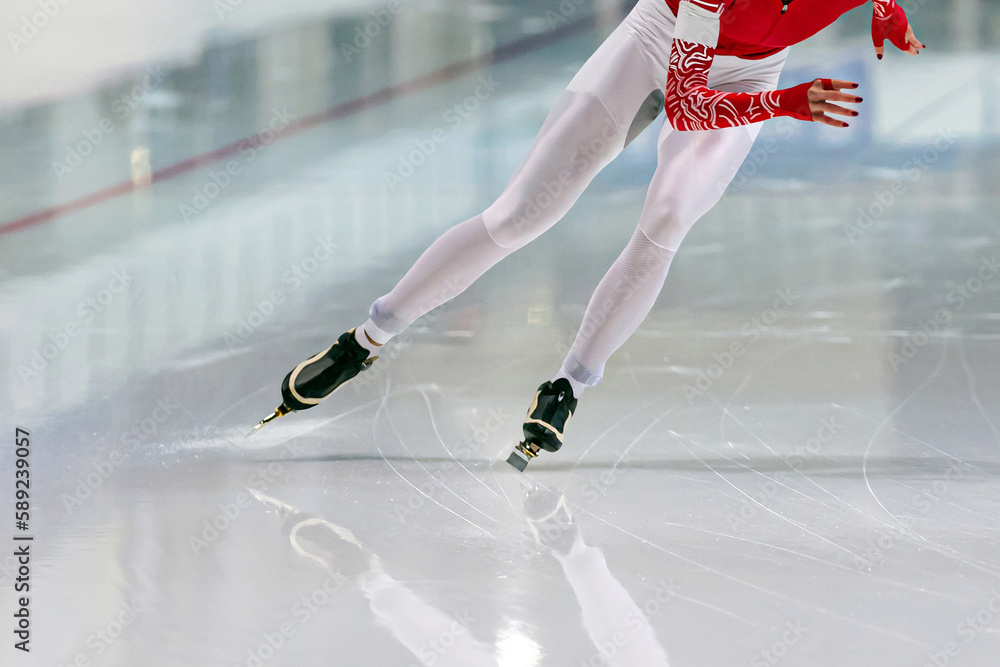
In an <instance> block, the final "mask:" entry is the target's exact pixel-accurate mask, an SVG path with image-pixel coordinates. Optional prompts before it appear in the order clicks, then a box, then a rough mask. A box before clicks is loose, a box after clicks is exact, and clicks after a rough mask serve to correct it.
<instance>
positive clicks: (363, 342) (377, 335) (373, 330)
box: [354, 320, 392, 357]
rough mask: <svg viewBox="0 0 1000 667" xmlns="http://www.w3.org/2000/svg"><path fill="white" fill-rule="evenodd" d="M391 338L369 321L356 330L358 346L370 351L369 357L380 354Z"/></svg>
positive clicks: (355, 337)
mask: <svg viewBox="0 0 1000 667" xmlns="http://www.w3.org/2000/svg"><path fill="white" fill-rule="evenodd" d="M391 338H392V335H391V334H387V333H386V332H384V331H382V330H381V329H379V328H378V327H377V326H375V324H374V323H373V322H372V321H371V320H368V321H367V322H365V323H364V324H362V325H360V326H358V327H357V328H355V330H354V340H356V341H357V342H358V345H360V346H361V347H363V348H365V349H366V350H368V356H369V357H371V356H372V355H377V354H379V350H381V349H382V346H383V345H385V344H386V343H388V342H389V340H390V339H391Z"/></svg>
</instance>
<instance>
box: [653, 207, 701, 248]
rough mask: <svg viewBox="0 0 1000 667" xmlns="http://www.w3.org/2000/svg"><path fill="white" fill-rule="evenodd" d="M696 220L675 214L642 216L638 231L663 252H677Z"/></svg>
mask: <svg viewBox="0 0 1000 667" xmlns="http://www.w3.org/2000/svg"><path fill="white" fill-rule="evenodd" d="M696 220H697V219H696V218H695V219H691V218H686V217H681V216H679V215H676V214H666V215H663V214H660V215H656V216H648V217H647V216H643V218H642V220H641V221H640V222H639V229H640V231H642V233H643V234H645V235H646V238H648V239H649V240H650V241H652V242H653V243H655V244H656V245H658V246H660V247H661V248H664V249H665V250H670V251H671V252H677V249H678V248H679V247H680V245H681V241H683V240H684V237H685V236H687V233H688V232H689V231H690V230H691V227H692V226H693V225H694V223H695V222H696Z"/></svg>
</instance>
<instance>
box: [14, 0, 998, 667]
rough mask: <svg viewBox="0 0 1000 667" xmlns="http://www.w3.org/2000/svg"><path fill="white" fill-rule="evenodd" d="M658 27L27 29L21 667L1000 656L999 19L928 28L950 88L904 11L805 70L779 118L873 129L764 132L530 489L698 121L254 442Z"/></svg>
mask: <svg viewBox="0 0 1000 667" xmlns="http://www.w3.org/2000/svg"><path fill="white" fill-rule="evenodd" d="M631 4H632V3H630V2H628V1H627V0H626V2H624V3H622V2H618V1H610V0H560V1H557V0H540V1H539V2H524V1H522V0H508V1H503V2H480V1H478V0H466V1H463V2H457V1H455V0H375V1H373V2H369V1H367V0H327V1H317V0H286V1H284V2H276V1H275V0H177V1H176V2H171V3H166V2H159V3H155V2H132V3H124V2H115V1H112V0H103V1H101V0H9V1H8V2H5V3H4V5H3V7H2V8H0V34H2V35H3V43H2V44H0V341H2V345H0V376H2V377H3V379H4V381H3V383H2V384H0V404H2V405H4V406H5V408H4V410H3V411H2V413H0V425H2V428H3V430H2V433H7V434H13V432H14V428H15V427H22V428H26V429H28V430H29V431H31V433H32V437H33V440H32V442H33V447H34V449H33V450H32V457H33V459H32V463H33V466H34V467H33V481H35V486H34V488H33V502H34V510H33V513H34V522H33V527H34V532H35V533H36V540H37V541H36V543H35V549H36V556H35V561H34V563H33V577H34V578H35V589H34V591H35V593H34V596H35V597H33V598H32V604H33V605H34V607H33V612H34V613H35V617H34V621H33V622H34V635H33V641H34V642H35V643H36V644H35V645H34V646H33V650H32V653H31V654H30V655H23V654H21V653H20V652H17V651H14V650H13V648H12V647H11V642H10V641H5V642H4V644H3V646H2V647H0V655H2V656H3V664H30V665H35V664H37V665H59V666H60V667H61V666H63V665H71V664H74V665H81V666H82V667H86V666H87V665H90V664H93V665H134V664H142V665H177V664H186V665H236V664H238V665H247V667H253V666H254V665H257V666H258V667H259V665H261V664H268V665H292V664H296V665H298V664H307V665H312V664H325V665H329V664H335V665H366V664H386V665H400V666H403V667H408V666H409V665H418V664H419V665H431V664H448V665H452V664H453V665H460V664H461V665H480V664H483V665H486V664H493V665H500V666H502V667H513V666H519V667H520V666H524V667H532V666H535V665H574V666H575V665H578V664H580V665H644V666H645V665H661V664H668V662H669V664H671V665H681V666H683V665H696V664H698V665H724V664H747V663H749V664H751V665H752V666H753V667H756V665H769V666H770V665H775V664H777V663H778V662H779V661H780V662H781V663H782V664H787V665H812V666H817V665H834V664H838V665H839V664H872V665H875V664H899V665H910V664H912V665H914V666H919V665H923V664H936V665H939V667H940V665H942V664H949V665H951V664H953V665H984V666H985V665H992V664H994V662H992V661H993V660H995V655H996V652H997V650H998V648H1000V637H998V634H997V632H998V631H997V628H998V627H1000V619H997V620H996V622H995V615H996V614H997V613H1000V594H996V595H997V598H996V599H997V600H998V602H996V604H994V603H993V602H991V600H993V597H991V596H992V595H994V594H995V591H996V590H997V588H996V587H1000V568H998V566H997V563H998V562H1000V561H998V557H1000V540H998V533H997V531H998V530H1000V523H998V519H997V517H998V516H1000V514H998V511H997V510H998V509H1000V489H998V486H997V483H996V475H997V472H998V471H1000V455H998V449H1000V431H998V430H997V423H998V420H1000V398H998V397H1000V363H998V360H997V349H998V342H1000V333H998V331H997V326H998V323H1000V281H995V280H994V278H995V277H996V275H997V274H998V273H1000V265H998V264H997V262H998V261H1000V247H998V234H1000V225H998V223H997V219H996V213H995V211H996V207H997V199H996V197H997V194H996V193H997V192H998V183H1000V180H998V166H1000V165H998V157H997V155H998V152H997V147H998V142H1000V120H998V114H997V113H996V108H997V98H998V96H1000V93H998V90H1000V57H998V55H997V46H998V44H1000V4H998V3H996V2H992V1H988V0H936V1H935V2H926V0H907V2H905V3H903V6H904V7H905V8H906V10H907V12H908V15H909V17H910V19H911V22H912V23H913V25H914V26H915V28H916V34H917V36H918V37H919V38H920V39H921V40H922V41H923V42H924V43H925V44H927V45H928V48H927V49H926V51H925V52H923V53H922V54H921V55H920V56H919V57H908V56H904V55H903V54H900V53H898V52H897V51H895V50H894V49H891V48H890V49H888V55H887V56H886V58H885V59H884V60H883V61H881V62H880V61H877V60H876V59H875V57H874V54H873V51H872V47H871V42H870V32H869V23H870V19H871V6H870V5H864V6H862V7H859V8H858V9H856V10H854V11H852V12H849V13H848V14H846V15H845V16H844V17H842V18H841V20H840V21H838V22H837V23H836V24H835V25H833V26H831V27H830V28H828V29H826V30H824V31H823V32H822V33H820V34H819V35H817V36H815V37H813V38H812V39H810V40H808V41H807V42H806V43H804V44H802V45H798V46H796V47H794V48H792V50H791V55H790V57H789V60H788V64H787V66H786V68H785V71H784V73H783V75H782V81H781V85H782V86H791V85H795V84H797V83H800V82H802V81H807V80H810V79H812V78H815V77H820V76H823V77H834V78H843V79H849V80H854V81H858V82H860V84H861V88H860V94H861V95H863V96H864V98H865V102H864V104H863V105H862V106H861V116H860V118H859V119H857V120H855V121H853V122H852V127H851V128H850V129H848V130H834V129H832V128H828V127H821V126H814V125H812V124H804V123H798V122H795V121H791V120H788V119H782V120H776V121H771V122H768V123H767V124H765V127H764V130H763V131H762V133H761V136H760V139H759V140H758V143H757V145H756V147H755V149H754V151H753V152H752V153H751V155H750V157H749V158H748V160H747V162H746V163H745V164H744V165H743V167H742V169H741V170H740V173H739V174H738V176H737V177H736V179H735V181H734V182H733V184H732V185H731V186H730V188H729V190H728V191H727V193H726V195H725V196H724V197H723V200H722V201H721V203H720V204H719V205H718V206H717V207H716V208H715V209H714V210H713V211H711V212H710V213H709V214H708V215H707V216H706V217H705V218H704V219H703V220H702V221H700V222H699V223H698V225H696V226H695V228H694V230H693V231H692V232H691V233H690V235H689V236H688V238H687V239H686V240H685V242H684V245H683V246H682V248H681V250H680V252H679V253H678V256H677V259H676V260H675V262H674V264H673V266H672V269H671V274H670V276H669V277H668V279H667V283H666V287H665V288H664V291H663V294H662V295H661V297H660V299H659V301H658V304H657V307H656V308H655V309H654V311H653V313H652V314H651V315H650V317H649V318H648V320H647V321H646V323H645V324H644V325H643V327H642V328H641V329H640V330H639V332H638V333H637V334H636V335H635V336H634V337H633V338H632V340H630V341H629V342H628V343H627V344H626V346H625V347H623V348H622V349H621V350H620V351H619V352H618V353H617V354H616V355H615V356H614V357H613V358H612V360H611V362H610V364H609V366H608V371H607V374H606V376H605V380H604V382H603V383H602V385H601V386H600V387H598V388H596V389H594V390H592V391H590V392H588V394H587V396H586V398H585V399H584V400H583V401H581V404H580V410H579V415H577V416H576V418H575V419H574V422H573V426H572V428H571V430H570V431H569V432H568V433H567V445H566V446H565V447H564V448H563V450H561V451H560V452H559V453H558V455H555V456H552V457H549V458H548V459H546V460H539V461H537V462H535V463H533V464H532V468H531V469H529V473H530V474H529V475H527V476H518V475H516V474H515V473H514V472H513V471H512V470H511V469H509V468H508V467H506V464H504V462H503V459H504V458H506V455H507V454H508V453H509V451H510V449H511V447H512V446H513V445H514V444H515V443H516V442H517V440H518V439H519V437H520V423H521V418H522V415H523V411H524V410H525V408H526V407H527V403H528V402H529V401H530V398H531V395H532V393H533V392H534V390H535V387H536V386H537V385H538V383H539V382H542V381H544V380H546V379H548V378H550V377H551V375H552V374H553V373H554V372H555V371H556V370H557V369H558V367H559V364H560V362H561V360H562V357H563V355H564V354H565V352H566V351H567V350H568V348H569V345H570V344H571V342H572V340H573V336H574V335H575V332H576V329H577V327H578V326H579V323H580V320H581V318H582V315H583V312H584V309H585V307H586V305H587V300H588V298H589V296H590V294H591V293H592V291H593V289H594V287H595V286H596V285H597V283H598V281H599V280H600V278H601V276H602V275H603V274H604V272H605V271H606V270H607V267H609V266H610V264H611V262H612V261H614V258H615V257H616V256H617V254H618V253H619V252H620V250H621V248H622V247H624V245H625V243H626V242H627V241H628V239H629V237H630V236H631V234H632V230H633V229H634V225H635V224H636V222H637V220H638V215H639V211H640V209H641V206H642V202H643V198H644V194H645V188H646V186H647V185H648V183H649V179H650V177H651V175H652V173H653V170H654V168H655V161H656V157H655V156H656V150H655V148H656V136H657V132H658V130H659V128H660V125H661V123H662V122H663V117H662V116H661V117H660V118H659V119H658V120H657V121H656V122H654V124H653V126H652V127H651V128H649V129H648V130H647V131H646V132H645V133H643V134H642V135H640V137H639V138H638V139H637V140H636V141H635V142H633V143H632V144H631V145H630V146H629V147H628V148H627V149H626V150H625V152H624V153H623V154H622V155H621V156H620V157H619V158H618V159H617V160H616V161H615V162H614V163H612V164H611V165H610V166H609V167H608V168H607V169H606V170H605V171H604V172H603V173H602V174H601V175H600V176H598V178H597V179H596V180H595V182H594V183H593V184H592V186H591V187H590V188H589V189H588V191H587V193H586V194H585V195H584V197H583V198H582V199H581V201H580V202H579V203H578V204H577V206H576V207H574V209H573V210H572V211H571V212H570V213H569V214H568V215H567V217H566V218H565V219H564V220H563V221H562V222H561V223H560V224H558V225H557V226H556V227H555V228H553V229H552V230H551V231H550V232H548V233H547V234H545V235H544V236H543V237H542V238H540V239H539V240H538V241H536V242H535V243H533V244H531V246H529V247H527V248H525V249H523V250H522V251H520V252H518V253H516V254H515V255H513V256H511V257H510V258H509V259H507V260H505V261H504V262H503V263H501V264H500V265H499V266H497V267H496V268H494V269H493V270H491V271H490V272H488V273H487V274H486V276H484V277H483V279H482V280H480V281H479V282H477V283H476V285H474V286H473V287H471V288H470V289H469V290H467V291H466V292H465V293H464V294H463V295H461V296H460V297H459V298H458V299H456V300H454V301H453V302H451V303H449V304H448V305H446V306H444V307H442V308H439V309H438V310H435V311H433V312H432V313H430V314H429V315H427V316H426V317H424V318H423V319H421V320H419V321H418V322H417V323H415V324H414V325H413V327H411V329H410V330H408V331H407V332H406V334H404V335H403V336H401V337H399V338H398V339H396V341H394V342H393V344H392V345H391V346H390V349H387V351H386V353H385V355H383V357H384V358H383V359H382V360H381V361H380V363H379V364H377V365H376V367H375V368H374V369H373V370H372V371H371V372H370V373H369V374H366V376H364V377H363V378H360V379H359V380H358V381H357V382H356V383H353V384H352V385H351V386H349V387H346V388H345V389H344V391H342V392H340V393H338V396H337V398H336V400H335V401H334V400H332V399H331V401H329V402H327V403H324V405H323V406H321V407H320V408H317V409H315V410H311V411H309V412H307V413H302V414H299V415H293V416H291V417H288V418H286V419H283V420H281V421H279V422H276V423H275V424H273V425H271V426H269V427H268V428H267V429H265V430H264V431H262V432H261V433H260V434H258V435H257V436H255V437H254V438H251V439H244V437H243V436H244V434H245V432H246V431H247V430H248V429H249V428H250V427H251V426H252V425H253V424H255V423H256V422H257V421H258V420H259V419H261V418H262V417H264V416H266V415H267V414H269V413H270V411H271V410H273V408H274V407H275V406H276V405H277V403H278V402H279V401H280V397H279V393H278V386H279V383H280V380H281V378H282V377H283V376H284V374H285V373H286V372H287V370H288V369H289V368H291V367H292V366H293V365H294V364H296V363H298V361H300V360H301V359H304V358H306V356H308V355H311V354H313V353H315V352H317V351H319V350H321V349H323V348H324V347H326V346H327V345H329V344H330V342H331V341H332V339H333V338H334V337H335V336H337V335H338V334H339V333H340V332H342V331H343V330H345V329H347V328H349V327H351V326H355V325H356V324H358V323H359V322H362V321H363V320H364V319H365V317H366V314H367V310H368V306H369V305H370V303H371V302H372V301H373V300H374V299H375V298H376V297H378V296H380V295H381V294H384V293H385V292H387V291H388V290H389V289H391V288H392V286H393V285H394V284H395V282H396V281H397V280H398V279H399V278H400V277H401V276H402V274H403V273H404V272H405V270H406V269H407V268H408V267H409V266H410V265H411V264H412V262H413V261H414V260H415V259H416V257H417V256H419V254H420V253H421V252H422V251H423V250H424V249H425V248H426V246H427V245H428V244H429V243H430V242H431V241H432V240H433V239H434V238H436V237H437V236H438V235H439V234H440V233H441V232H443V231H444V230H446V229H447V228H449V227H450V226H451V225H453V224H455V223H457V222H459V221H461V220H464V219H466V218H468V217H469V216H471V215H474V214H475V213H477V212H479V211H481V210H482V209H484V208H485V207H486V206H488V205H489V204H490V203H491V202H492V201H493V199H494V198H495V197H496V196H497V194H499V192H500V191H501V190H502V188H503V186H504V185H505V184H506V182H507V180H508V179H509V177H510V176H511V175H512V173H513V172H514V170H515V169H516V168H517V166H518V165H519V164H520V162H521V161H522V160H523V159H524V157H525V155H526V153H527V151H528V149H529V147H530V146H531V142H532V140H533V137H534V134H535V132H537V130H538V128H539V127H540V126H541V123H542V121H543V120H544V118H545V115H546V114H547V112H548V110H549V108H550V106H551V105H552V103H553V102H554V100H555V99H556V97H557V96H558V95H559V93H560V92H561V91H562V90H563V88H564V87H565V85H566V84H567V83H568V81H569V80H570V78H571V77H572V76H573V74H574V73H575V72H576V70H577V69H578V68H579V67H580V66H581V65H582V63H583V62H584V61H585V60H586V58H587V57H589V55H590V54H591V53H593V51H594V50H595V49H596V48H597V46H598V45H599V44H600V43H601V41H602V40H603V39H604V38H605V37H606V36H607V35H608V34H609V33H610V32H611V30H613V29H614V27H615V26H616V25H617V24H618V23H619V22H620V21H621V19H622V18H623V17H624V16H625V14H626V13H627V12H628V11H629V9H630V8H631ZM781 295H785V297H786V298H785V299H784V300H781V301H780V304H781V307H780V308H778V307H777V306H775V304H776V303H778V302H779V301H778V300H780V299H781ZM734 341H741V342H744V343H745V344H746V352H745V353H744V354H742V355H740V356H738V357H736V358H731V357H730V358H727V357H726V351H727V350H729V349H730V345H731V344H732V343H733V342H734ZM4 437H7V436H4ZM9 440H10V442H9V443H8V442H5V443H3V445H2V446H0V475H2V478H3V484H2V485H0V488H2V489H4V497H5V499H4V500H3V503H4V505H3V506H4V507H6V506H7V505H6V503H11V505H12V504H13V500H10V498H11V497H12V495H11V493H8V492H7V489H10V488H12V485H11V481H12V480H13V469H14V456H13V446H12V442H13V436H12V435H11V436H10V438H9ZM622 479H627V482H626V483H624V484H623V483H621V480H622ZM560 498H561V504H560ZM555 508H561V509H555ZM546 522H548V523H546ZM552 522H555V528H552V527H551V526H549V524H551V523H552ZM296 526H304V527H305V528H302V529H301V530H300V529H298V528H296ZM331 526H336V527H337V528H338V529H339V530H336V529H334V528H332V527H331ZM539 526H541V528H540V527H539ZM546 526H549V528H551V529H550V530H546ZM307 529H308V530H307ZM309 531H313V532H314V533H316V534H314V535H312V536H311V537H309V538H308V539H307V538H306V537H300V533H301V535H307V534H308V532H309ZM5 532H6V531H5ZM546 534H548V535H549V537H545V536H546ZM346 535H351V536H353V540H354V541H352V540H351V539H347V537H345V536H346ZM3 539H5V540H7V539H9V537H4V538H3ZM354 542H357V543H358V544H360V545H361V546H358V545H357V544H355V543H354ZM7 551H8V549H7V548H4V549H2V550H0V553H7ZM442 565H443V567H442ZM345 571H346V574H345ZM14 572H15V570H14V569H13V559H12V558H11V557H10V556H7V557H6V558H5V557H2V556H0V584H2V585H0V611H2V614H0V615H2V616H3V617H5V618H7V619H8V620H7V621H5V622H7V623H9V622H10V614H11V613H13V611H12V610H13V608H14V597H15V596H14V593H13V589H12V579H13V576H14V574H13V573H14ZM331 572H337V573H339V575H340V577H341V578H339V579H335V585H333V586H330V585H328V582H329V581H330V576H331V574H330V573H331ZM344 577H346V578H344ZM345 582H346V583H345ZM303 600H312V604H313V606H314V607H315V609H312V608H311V607H310V606H309V604H308V603H304V602H302V601H303ZM320 600H322V602H320ZM296 605H302V606H300V607H298V608H297V607H296ZM303 608H304V609H306V610H307V611H308V613H305V612H303V611H302V609H303ZM9 610H10V611H9ZM970 618H972V619H974V620H973V621H969V619H970ZM975 619H978V620H975ZM126 621H127V622H126ZM286 624H287V626H288V627H289V628H291V632H289V633H286V632H284V630H283V629H282V628H284V627H285V626H286ZM0 630H2V631H3V632H4V634H5V636H7V637H8V639H9V636H10V635H9V629H8V628H6V627H0ZM101 633H103V635H102V634H101ZM276 637H277V638H278V639H275V638H276ZM619 637H620V638H622V639H621V641H619V639H618V638H619ZM942 656H943V657H942ZM945 659H946V660H947V662H941V660H945ZM255 661H256V662H255Z"/></svg>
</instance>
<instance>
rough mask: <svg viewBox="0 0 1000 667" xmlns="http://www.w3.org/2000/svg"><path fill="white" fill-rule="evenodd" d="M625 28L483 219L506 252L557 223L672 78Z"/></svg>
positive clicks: (565, 97)
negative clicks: (652, 95) (646, 103)
mask: <svg viewBox="0 0 1000 667" xmlns="http://www.w3.org/2000/svg"><path fill="white" fill-rule="evenodd" d="M624 27H627V26H620V27H619V29H618V30H616V31H615V33H614V34H612V36H611V37H609V38H608V40H606V41H605V43H604V44H602V45H601V47H600V48H599V49H598V50H597V52H596V53H595V54H594V55H593V56H592V57H591V58H590V59H589V60H588V61H587V63H586V64H585V65H584V67H583V68H582V69H581V70H580V72H579V73H578V74H577V75H576V76H575V77H574V78H573V80H572V81H571V82H570V84H569V85H568V86H567V88H566V90H565V91H564V92H563V93H562V94H561V95H560V97H559V99H558V100H557V101H556V104H555V106H554V107H553V109H552V111H551V112H550V113H549V115H548V117H547V118H546V120H545V123H544V124H543V125H542V129H541V130H540V131H539V133H538V136H537V137H536V139H535V143H534V145H533V146H532V149H531V152H530V153H529V154H528V157H527V159H526V160H525V162H524V164H523V165H522V166H521V167H520V169H518V171H517V173H516V174H515V175H514V177H513V178H512V179H511V181H510V183H509V184H508V185H507V187H506V188H505V189H504V192H503V193H502V194H501V195H500V197H499V198H498V199H497V201H496V202H495V203H494V204H493V205H492V206H490V207H489V208H488V209H487V210H486V211H485V212H484V214H483V220H484V222H485V223H486V228H487V230H489V232H490V234H491V236H492V237H493V239H494V240H495V241H496V242H497V243H499V244H500V245H502V246H506V247H520V246H522V245H524V244H526V243H528V242H530V241H531V240H533V239H534V238H536V237H537V236H539V235H540V234H541V233H542V232H544V231H545V230H546V229H548V228H549V227H551V226H552V225H553V224H555V223H556V222H557V221H558V220H559V219H560V218H562V216H563V215H565V214H566V212H567V211H568V210H569V209H570V207H571V206H572V205H573V203H574V202H575V201H576V200H577V198H578V197H579V196H580V194H581V193H582V192H583V190H584V189H585V188H586V187H587V185H589V184H590V182H591V180H593V178H594V176H596V175H597V173H598V172H599V171H600V170H601V169H603V168H604V167H605V166H606V165H607V164H608V163H609V162H610V161H611V160H612V159H614V157H615V156H616V155H618V153H620V152H621V150H622V147H623V146H624V143H625V137H626V134H627V132H628V129H629V127H630V125H631V124H632V121H633V119H634V118H635V116H636V114H637V113H638V112H639V110H640V108H641V107H642V105H643V102H644V101H645V100H646V98H647V97H649V95H650V93H651V92H652V91H654V90H657V89H658V87H659V86H660V85H661V80H665V77H666V72H665V70H663V71H661V69H662V68H661V67H660V65H659V64H658V62H657V61H656V59H653V58H651V57H650V55H649V53H647V52H646V51H645V47H644V45H643V43H642V41H641V40H639V39H637V38H636V36H635V35H634V34H632V33H631V32H630V31H629V30H626V29H624Z"/></svg>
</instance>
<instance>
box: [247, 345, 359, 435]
mask: <svg viewBox="0 0 1000 667" xmlns="http://www.w3.org/2000/svg"><path fill="white" fill-rule="evenodd" d="M376 359H378V357H377V356H376V357H371V358H368V350H366V349H365V348H363V347H361V345H359V344H358V341H356V340H355V339H354V329H351V330H350V331H348V332H346V333H343V334H341V335H340V338H338V339H337V342H336V343H334V344H333V345H331V346H330V347H329V349H327V350H326V351H325V352H320V353H319V354H317V355H315V356H312V357H309V358H308V359H306V360H305V361H303V362H302V363H301V364H299V365H298V366H296V367H295V368H293V369H292V370H291V371H290V372H289V373H288V375H286V376H285V379H284V380H283V381H282V383H281V398H282V403H281V405H279V406H278V407H277V409H276V410H275V411H274V414H273V415H271V416H270V417H267V418H266V419H264V420H262V421H261V422H260V423H259V424H257V425H256V426H255V427H254V428H253V430H252V431H250V433H248V434H247V435H250V434H252V433H254V431H257V430H259V429H260V428H262V427H263V426H264V424H267V423H268V422H270V421H272V420H274V419H277V418H278V417H283V416H284V415H287V414H288V413H289V412H297V411H299V410H308V409H309V408H311V407H313V406H314V405H319V404H320V402H322V401H323V400H325V399H326V398H327V397H329V396H330V394H332V393H333V392H334V391H336V390H337V389H338V388H339V387H340V386H341V385H342V384H344V383H345V382H347V381H348V380H351V379H353V378H354V377H356V376H357V375H358V373H360V372H361V371H364V370H368V368H369V367H370V366H371V365H372V364H373V363H375V360H376Z"/></svg>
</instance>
